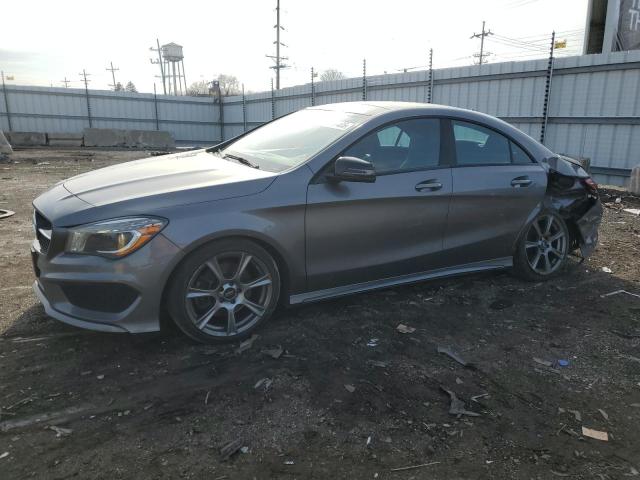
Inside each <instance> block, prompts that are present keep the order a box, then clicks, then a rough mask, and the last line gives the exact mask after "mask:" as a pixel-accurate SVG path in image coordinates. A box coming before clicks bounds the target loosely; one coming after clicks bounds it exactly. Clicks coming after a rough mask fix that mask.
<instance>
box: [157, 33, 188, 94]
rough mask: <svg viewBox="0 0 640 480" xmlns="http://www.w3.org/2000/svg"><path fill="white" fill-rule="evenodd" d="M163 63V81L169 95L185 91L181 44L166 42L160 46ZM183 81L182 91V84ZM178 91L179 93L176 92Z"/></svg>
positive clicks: (185, 81)
mask: <svg viewBox="0 0 640 480" xmlns="http://www.w3.org/2000/svg"><path fill="white" fill-rule="evenodd" d="M161 51H162V62H163V64H164V75H163V77H164V78H163V82H165V81H166V82H167V83H168V85H167V91H168V93H169V95H183V94H186V93H187V79H186V77H185V74H184V55H183V54H182V45H178V44H177V43H173V42H171V43H167V44H166V45H163V46H162V48H161ZM183 82H184V93H183V90H182V85H183ZM178 92H179V93H178Z"/></svg>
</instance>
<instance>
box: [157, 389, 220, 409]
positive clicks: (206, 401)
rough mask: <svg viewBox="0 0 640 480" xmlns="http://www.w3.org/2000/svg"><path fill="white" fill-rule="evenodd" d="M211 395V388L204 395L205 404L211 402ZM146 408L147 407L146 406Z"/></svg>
mask: <svg viewBox="0 0 640 480" xmlns="http://www.w3.org/2000/svg"><path fill="white" fill-rule="evenodd" d="M209 395H211V390H208V391H207V394H206V395H205V397H204V404H205V405H207V404H208V403H209ZM145 410H146V407H145Z"/></svg>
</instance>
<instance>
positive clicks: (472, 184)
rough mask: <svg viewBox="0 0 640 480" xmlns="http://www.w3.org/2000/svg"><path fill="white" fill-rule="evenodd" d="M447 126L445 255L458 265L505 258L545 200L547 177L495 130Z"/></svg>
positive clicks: (457, 123)
mask: <svg viewBox="0 0 640 480" xmlns="http://www.w3.org/2000/svg"><path fill="white" fill-rule="evenodd" d="M446 123H447V124H448V125H450V130H449V132H450V135H451V136H450V139H451V140H452V142H453V144H454V146H455V147H454V148H453V150H454V158H455V160H454V167H453V169H452V186H453V188H452V197H451V206H450V210H449V219H448V222H447V231H446V235H445V239H444V248H445V250H446V251H447V256H448V257H449V258H451V261H452V262H453V261H455V263H457V264H465V263H472V262H476V261H482V260H492V259H497V258H502V257H509V256H511V255H512V254H513V252H512V247H513V244H514V242H515V240H516V237H517V235H518V233H519V231H520V229H521V228H522V227H523V225H524V224H525V222H526V220H527V217H528V216H529V214H530V212H531V211H532V210H533V209H534V208H535V206H536V205H537V204H538V203H539V202H540V201H541V200H542V199H543V197H544V194H545V190H546V185H547V175H546V172H545V171H544V169H543V168H542V167H541V166H540V165H539V164H537V163H535V162H534V161H533V160H532V159H531V157H530V156H529V155H528V154H527V153H526V152H525V151H524V150H523V149H522V148H521V147H520V146H519V145H517V144H516V143H514V142H513V141H511V140H510V139H508V138H507V137H506V136H504V135H502V134H501V133H499V132H497V131H496V130H492V129H490V128H487V127H485V126H483V125H480V124H476V123H471V122H464V121H459V120H451V121H450V122H446ZM445 128H446V127H445Z"/></svg>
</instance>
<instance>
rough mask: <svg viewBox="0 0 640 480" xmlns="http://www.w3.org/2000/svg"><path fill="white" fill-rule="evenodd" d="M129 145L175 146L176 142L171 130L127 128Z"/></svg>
mask: <svg viewBox="0 0 640 480" xmlns="http://www.w3.org/2000/svg"><path fill="white" fill-rule="evenodd" d="M126 141H127V146H128V147H133V148H174V147H175V146H176V142H175V140H174V139H173V137H172V136H171V134H170V133H169V132H163V131H156V130H126Z"/></svg>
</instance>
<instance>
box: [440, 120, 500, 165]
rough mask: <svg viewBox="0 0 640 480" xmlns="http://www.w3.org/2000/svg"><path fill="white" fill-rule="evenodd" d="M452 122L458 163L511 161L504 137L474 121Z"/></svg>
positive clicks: (472, 163) (477, 163) (475, 163)
mask: <svg viewBox="0 0 640 480" xmlns="http://www.w3.org/2000/svg"><path fill="white" fill-rule="evenodd" d="M452 124H453V137H454V139H455V142H456V160H457V164H458V165H487V164H496V163H499V164H500V163H505V164H506V163H511V151H510V149H509V140H507V138H506V137H504V136H502V135H500V134H499V133H497V132H495V131H493V130H490V129H488V128H484V127H481V126H480V125H476V124H474V123H467V122H458V121H454V122H452Z"/></svg>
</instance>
